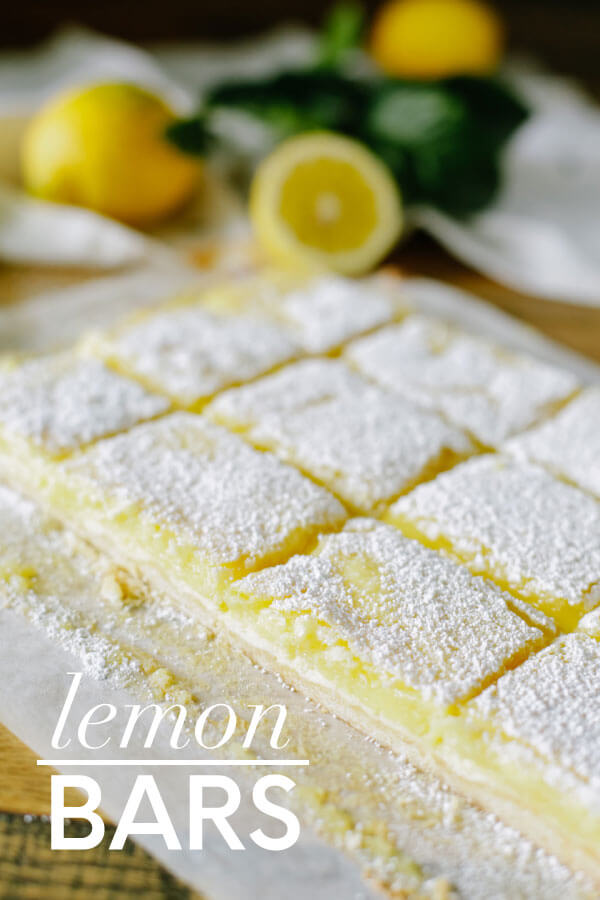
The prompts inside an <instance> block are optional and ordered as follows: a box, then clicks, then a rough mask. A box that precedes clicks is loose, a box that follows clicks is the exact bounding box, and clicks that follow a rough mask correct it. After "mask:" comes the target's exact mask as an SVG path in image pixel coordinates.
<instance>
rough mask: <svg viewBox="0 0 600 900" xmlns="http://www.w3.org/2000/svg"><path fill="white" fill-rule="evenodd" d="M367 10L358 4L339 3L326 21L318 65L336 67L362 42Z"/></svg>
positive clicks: (319, 46)
mask: <svg viewBox="0 0 600 900" xmlns="http://www.w3.org/2000/svg"><path fill="white" fill-rule="evenodd" d="M364 28H365V10H364V8H363V7H362V6H360V5H359V4H358V3H338V4H337V5H336V6H334V7H333V9H332V10H331V11H330V13H329V15H328V16H327V18H326V20H325V24H324V26H323V30H322V32H321V37H320V40H319V45H318V49H317V65H319V66H336V65H338V64H339V63H341V62H342V61H343V59H344V57H345V56H346V54H347V53H348V52H349V51H350V50H355V49H356V48H357V47H359V46H360V44H361V42H362V36H363V32H364Z"/></svg>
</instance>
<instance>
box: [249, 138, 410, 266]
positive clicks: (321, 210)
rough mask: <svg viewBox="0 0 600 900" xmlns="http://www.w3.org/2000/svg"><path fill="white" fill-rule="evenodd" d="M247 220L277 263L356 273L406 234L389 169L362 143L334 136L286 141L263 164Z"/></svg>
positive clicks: (252, 194)
mask: <svg viewBox="0 0 600 900" xmlns="http://www.w3.org/2000/svg"><path fill="white" fill-rule="evenodd" d="M250 218H251V220H252V224H253V226H254V230H255V233H256V236H257V238H258V240H259V242H260V243H261V245H262V246H263V248H264V250H265V251H266V253H267V254H268V255H269V256H271V257H272V258H273V259H275V260H276V261H277V262H279V263H284V264H288V265H294V266H301V267H309V268H317V269H331V270H333V271H336V272H341V273H343V274H346V275H359V274H361V273H363V272H366V271H368V270H369V269H371V268H372V267H373V266H375V265H376V264H377V263H378V262H379V261H380V260H381V259H382V258H383V257H384V256H385V255H386V254H387V253H388V252H389V250H390V249H391V248H392V247H393V245H394V244H395V243H396V241H397V240H398V238H399V236H400V232H401V230H402V204H401V201H400V195H399V193H398V188H397V186H396V182H395V181H394V178H393V176H392V174H391V173H390V172H389V170H388V169H387V167H386V166H385V165H384V164H383V163H382V162H381V161H380V160H379V159H378V158H377V157H376V156H374V155H373V154H372V153H371V152H370V151H369V150H367V148H366V147H364V146H363V145H362V144H360V143H358V142H357V141H353V140H351V139H350V138H346V137H343V136H341V135H337V134H331V133H329V132H316V133H310V134H304V135H301V136H300V137H294V138H290V139H289V140H287V141H284V142H283V143H281V144H280V145H279V146H278V147H277V148H276V149H275V150H274V151H273V153H271V154H270V156H268V157H267V158H266V159H265V160H264V161H263V162H262V163H261V165H260V166H259V168H258V170H257V172H256V175H255V176H254V180H253V182H252V187H251V190H250Z"/></svg>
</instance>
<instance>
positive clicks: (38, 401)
mask: <svg viewBox="0 0 600 900" xmlns="http://www.w3.org/2000/svg"><path fill="white" fill-rule="evenodd" d="M168 408H169V402H168V401H167V400H166V399H165V398H164V397H161V396H160V395H158V394H152V393H150V392H149V391H147V390H145V389H144V388H143V387H142V386H141V385H139V384H138V383H137V382H135V381H131V380H130V379H128V378H124V377H122V376H121V375H118V374H117V373H115V372H112V371H111V370H110V369H108V368H107V367H106V366H105V365H103V364H102V363H101V362H99V361H96V360H86V359H79V358H78V357H77V356H75V355H71V354H69V353H64V354H57V355H55V356H47V357H41V358H39V359H35V360H30V361H27V362H25V363H22V364H20V365H18V366H16V367H14V368H12V369H9V370H7V371H5V372H1V373H0V453H4V452H9V453H11V452H12V453H14V454H15V455H25V456H32V457H40V458H43V459H56V458H60V457H62V456H65V455H67V454H68V453H71V452H72V451H74V450H77V449H79V448H81V447H83V446H85V445H87V444H90V443H92V442H93V441H96V440H98V439H99V438H102V437H106V436H108V435H111V434H115V433H116V432H119V431H123V430H125V429H127V428H131V427H132V426H134V425H136V424H137V423H139V422H143V421H144V420H146V419H151V418H154V417H155V416H158V415H160V414H162V413H164V412H166V411H167V410H168Z"/></svg>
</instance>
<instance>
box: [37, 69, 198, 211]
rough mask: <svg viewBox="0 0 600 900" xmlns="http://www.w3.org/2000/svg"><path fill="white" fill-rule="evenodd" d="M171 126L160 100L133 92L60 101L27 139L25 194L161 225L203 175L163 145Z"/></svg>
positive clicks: (97, 91)
mask: <svg viewBox="0 0 600 900" xmlns="http://www.w3.org/2000/svg"><path fill="white" fill-rule="evenodd" d="M174 118H175V116H174V114H173V112H172V110H170V109H169V107H168V106H167V105H166V104H165V103H164V102H163V101H162V100H160V99H159V98H158V97H155V96H154V95H153V94H150V93H148V92H147V91H145V90H142V88H139V87H136V86H135V85H132V84H97V85H94V86H92V87H87V88H84V89H81V90H72V91H68V92H66V93H64V94H60V95H59V96H58V97H56V98H54V99H52V100H50V101H49V102H48V103H47V104H46V105H45V106H44V107H43V108H42V109H41V110H40V111H39V112H38V113H37V115H35V116H34V117H33V119H32V120H31V122H30V124H29V126H28V128H27V130H26V132H25V136H24V139H23V145H22V153H21V160H22V174H23V181H24V184H25V187H26V188H27V190H29V191H30V192H31V193H32V194H35V195H36V196H38V197H41V198H43V199H45V200H51V201H54V202H57V203H72V204H75V205H78V206H87V207H89V208H90V209H94V210H96V211H97V212H99V213H103V214H104V215H107V216H111V217H112V218H115V219H120V220H121V221H123V222H127V223H128V224H130V225H148V224H151V223H152V222H156V221H158V220H159V219H162V218H164V217H166V216H168V215H169V214H170V213H173V212H174V211H175V210H176V209H177V208H178V207H180V206H181V205H182V204H183V203H184V202H185V201H186V200H187V199H189V197H190V196H191V194H192V193H193V191H194V188H195V187H196V185H197V181H198V176H199V172H200V167H199V164H198V162H197V161H195V160H193V159H192V158H191V157H189V156H185V155H184V154H183V153H181V152H180V151H179V150H177V149H176V148H175V147H174V146H172V145H171V144H170V143H169V142H168V141H167V139H166V137H165V129H166V127H167V126H168V125H169V124H170V123H171V122H172V121H173V120H174Z"/></svg>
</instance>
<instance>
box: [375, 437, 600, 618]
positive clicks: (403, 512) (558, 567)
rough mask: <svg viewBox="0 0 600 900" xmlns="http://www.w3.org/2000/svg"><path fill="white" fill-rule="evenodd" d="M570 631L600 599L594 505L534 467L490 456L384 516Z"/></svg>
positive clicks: (599, 533)
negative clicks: (447, 553)
mask: <svg viewBox="0 0 600 900" xmlns="http://www.w3.org/2000/svg"><path fill="white" fill-rule="evenodd" d="M385 519H386V521H388V522H391V523H392V524H394V525H396V526H397V527H399V528H400V529H401V530H402V531H403V532H404V533H405V534H408V535H409V536H412V537H417V538H419V539H420V540H423V541H424V542H425V543H428V544H429V545H430V546H434V547H439V548H443V549H445V550H447V551H448V552H450V553H451V554H452V555H454V556H455V557H456V558H458V559H459V560H460V561H461V562H463V563H465V564H466V565H467V566H469V568H470V569H471V571H473V572H475V573H478V574H483V575H487V576H488V577H490V578H492V579H494V580H495V581H496V582H497V583H498V584H499V585H500V586H501V587H503V588H505V589H507V590H510V591H512V592H514V593H516V594H517V595H519V596H520V597H522V598H523V599H525V600H527V601H528V602H530V603H531V604H533V605H534V606H537V607H538V608H539V609H541V610H543V611H544V612H545V613H546V614H547V615H549V616H551V617H553V618H554V619H555V621H556V622H557V624H558V625H559V626H561V627H562V628H564V629H566V630H572V629H573V628H574V627H575V626H576V624H577V621H578V620H579V618H580V617H581V616H582V615H583V614H584V613H585V612H587V611H589V610H590V609H593V608H594V607H595V606H596V605H597V604H598V603H599V602H600V504H599V503H598V502H597V501H596V500H594V499H593V498H592V497H590V496H588V495H586V494H584V493H583V492H582V491H580V490H578V489H577V488H574V487H571V486H570V485H567V484H564V483H563V482H561V481H559V480H557V479H555V478H553V477H552V476H551V475H550V474H548V473H547V472H546V471H544V469H542V468H540V467H539V466H536V465H533V464H529V463H520V462H518V461H515V460H513V459H511V458H508V457H503V456H499V455H498V456H497V455H493V454H488V455H486V456H481V457H477V458H475V459H472V460H468V461H467V462H465V463H461V464H460V465H459V466H457V467H456V468H455V469H453V470H452V471H450V472H446V473H443V474H442V475H439V476H438V477H437V478H436V479H434V480H433V481H431V482H429V483H428V484H425V485H420V486H419V487H417V488H416V489H415V490H414V491H412V492H411V493H410V494H407V495H406V496H405V497H401V498H400V499H399V500H398V501H396V503H394V504H393V505H392V506H391V507H390V509H389V510H388V511H387V513H386V514H385Z"/></svg>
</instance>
